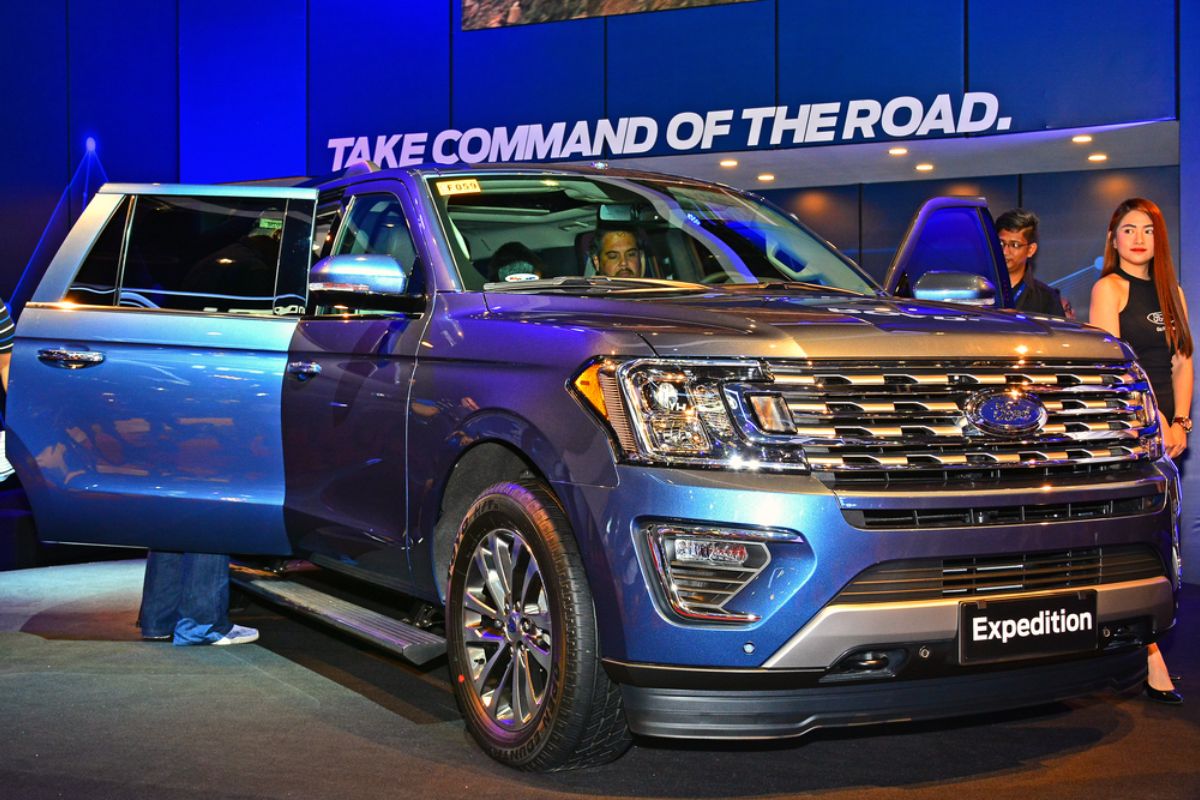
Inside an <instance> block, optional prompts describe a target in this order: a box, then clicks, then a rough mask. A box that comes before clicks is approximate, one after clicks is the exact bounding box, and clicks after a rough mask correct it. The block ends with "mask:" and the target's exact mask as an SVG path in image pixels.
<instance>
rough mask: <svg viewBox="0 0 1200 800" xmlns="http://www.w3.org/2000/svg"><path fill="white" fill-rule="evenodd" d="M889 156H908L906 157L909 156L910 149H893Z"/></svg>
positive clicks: (889, 151)
mask: <svg viewBox="0 0 1200 800" xmlns="http://www.w3.org/2000/svg"><path fill="white" fill-rule="evenodd" d="M888 155H889V156H906V155H908V148H907V147H893V148H891V149H890V150H888Z"/></svg>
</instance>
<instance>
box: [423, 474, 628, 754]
mask: <svg viewBox="0 0 1200 800" xmlns="http://www.w3.org/2000/svg"><path fill="white" fill-rule="evenodd" d="M446 614H447V620H446V633H447V639H448V642H447V644H448V647H447V650H448V655H449V661H450V677H451V680H452V682H453V685H454V695H455V699H456V700H457V701H458V705H459V708H460V709H461V710H462V713H463V717H464V719H465V720H466V723H467V728H468V730H470V732H471V734H472V736H474V737H475V740H476V741H477V742H479V745H480V746H481V747H482V748H483V749H484V750H485V751H487V753H488V754H489V755H491V756H492V757H493V758H495V759H497V760H498V761H501V762H503V763H505V764H508V765H510V766H513V767H518V768H520V769H527V770H540V771H545V770H555V769H573V768H577V767H583V766H589V765H593V764H601V763H604V762H607V761H611V760H612V759H614V758H616V757H617V756H619V755H620V754H621V753H623V752H624V751H625V750H626V749H627V748H628V747H629V743H630V735H629V729H628V727H627V726H626V724H625V716H624V712H623V711H622V708H621V700H620V692H619V690H618V689H617V687H616V686H615V685H614V684H613V683H612V682H611V681H610V680H609V679H608V676H607V674H605V672H604V669H603V667H602V666H601V664H600V660H599V656H598V647H597V633H596V616H595V611H594V609H593V606H592V597H591V593H590V591H589V590H588V585H587V580H586V578H585V576H584V572H583V566H582V563H581V560H580V557H579V551H578V548H577V547H576V545H575V540H574V538H573V536H572V535H571V532H570V527H569V525H568V523H567V521H566V518H565V516H564V515H563V512H562V510H561V508H560V507H559V506H558V503H557V502H556V501H555V499H554V497H553V495H552V494H551V493H550V492H549V490H548V489H546V488H545V486H543V485H542V484H540V483H538V482H536V481H518V482H512V483H499V484H496V485H494V486H491V487H489V488H488V489H485V490H484V491H483V492H482V493H481V494H480V495H479V497H478V498H477V499H476V500H475V502H474V503H473V504H472V505H471V508H470V510H469V511H468V512H467V515H466V517H465V519H464V520H463V523H462V525H461V527H460V528H459V533H458V538H457V540H456V542H455V545H454V555H453V558H452V559H451V566H450V580H449V591H448V593H447V602H446Z"/></svg>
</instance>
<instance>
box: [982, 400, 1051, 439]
mask: <svg viewBox="0 0 1200 800" xmlns="http://www.w3.org/2000/svg"><path fill="white" fill-rule="evenodd" d="M965 410H966V412H967V419H968V420H970V422H971V424H973V425H974V426H975V427H977V428H979V429H980V430H982V431H985V432H987V433H990V434H993V435H995V436H1022V435H1024V434H1027V433H1033V432H1034V431H1036V430H1038V429H1039V428H1041V427H1042V426H1043V425H1045V424H1046V407H1045V406H1044V405H1042V401H1041V400H1039V399H1038V398H1037V397H1036V396H1035V395H1032V394H1026V393H1025V392H1023V391H1021V390H1020V389H993V390H991V391H986V392H976V393H975V394H973V395H971V397H970V399H969V400H967V407H966V409H965Z"/></svg>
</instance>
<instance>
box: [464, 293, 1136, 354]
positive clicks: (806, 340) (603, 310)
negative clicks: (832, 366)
mask: <svg viewBox="0 0 1200 800" xmlns="http://www.w3.org/2000/svg"><path fill="white" fill-rule="evenodd" d="M486 300H487V305H488V309H489V313H491V314H495V315H498V316H505V317H515V318H518V319H521V320H528V321H529V322H538V323H542V324H557V325H562V326H568V327H574V328H600V329H605V330H614V331H616V330H623V331H630V332H635V333H637V334H639V335H640V336H641V337H642V338H643V339H645V341H646V342H647V343H648V344H649V345H650V346H651V347H652V348H653V349H654V350H655V352H657V353H658V354H659V355H660V356H663V357H684V358H711V357H725V358H730V357H748V358H801V359H808V358H813V359H867V360H877V361H883V360H887V361H891V360H903V359H914V358H916V359H939V358H954V359H961V358H998V359H1011V358H1021V357H1024V358H1039V359H1041V358H1053V359H1069V360H1073V361H1074V360H1081V359H1083V360H1089V361H1092V360H1094V361H1114V360H1125V359H1129V358H1131V357H1132V356H1131V354H1129V353H1128V352H1127V350H1126V348H1125V346H1124V344H1123V343H1122V342H1121V341H1120V340H1119V339H1117V338H1116V337H1114V336H1111V335H1109V334H1106V333H1104V332H1103V331H1100V330H1098V329H1096V328H1092V327H1090V326H1087V325H1082V324H1079V323H1075V322H1068V321H1066V320H1052V319H1049V318H1046V317H1041V316H1033V315H1029V314H1023V313H1020V312H1017V311H991V310H981V309H974V308H968V307H965V306H957V305H951V304H947V303H932V302H924V301H917V300H907V299H898V298H881V297H864V296H860V295H852V294H836V295H833V294H818V293H808V292H798V291H785V292H779V291H772V292H767V291H762V290H752V289H748V288H738V289H728V290H714V291H711V292H706V293H703V294H666V295H664V294H655V295H654V296H653V297H636V296H630V294H629V293H618V292H614V293H610V294H608V295H604V296H601V297H578V296H571V295H560V294H541V293H539V294H519V293H503V294H488V295H486Z"/></svg>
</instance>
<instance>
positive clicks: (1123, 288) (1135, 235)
mask: <svg viewBox="0 0 1200 800" xmlns="http://www.w3.org/2000/svg"><path fill="white" fill-rule="evenodd" d="M1090 321H1091V323H1092V324H1093V325H1098V326H1099V327H1101V328H1103V329H1104V330H1106V331H1108V332H1109V333H1112V334H1113V335H1114V336H1119V337H1121V338H1122V339H1124V340H1125V341H1126V342H1128V343H1129V345H1130V346H1131V347H1132V348H1133V350H1134V352H1135V353H1136V354H1137V358H1138V363H1140V364H1141V365H1142V369H1144V370H1145V371H1146V374H1147V376H1148V377H1149V378H1150V384H1151V386H1152V387H1153V388H1154V396H1155V399H1157V400H1158V409H1159V422H1160V423H1161V425H1162V431H1163V445H1164V446H1165V447H1166V451H1167V455H1169V456H1170V457H1171V458H1178V457H1179V456H1180V455H1181V454H1182V453H1183V451H1184V450H1186V449H1187V439H1188V434H1189V433H1191V430H1192V420H1191V407H1192V335H1191V332H1190V331H1189V329H1188V315H1187V304H1186V303H1185V302H1184V298H1183V290H1182V289H1181V288H1179V281H1178V280H1177V279H1176V277H1175V266H1174V264H1173V263H1172V261H1171V247H1170V244H1169V241H1168V239H1167V225H1166V223H1165V222H1164V221H1163V215H1162V212H1161V211H1160V210H1159V208H1158V206H1157V205H1155V204H1154V203H1152V202H1150V201H1149V200H1146V199H1144V198H1141V197H1134V198H1131V199H1129V200H1126V201H1125V202H1124V203H1121V205H1119V206H1117V210H1116V211H1114V212H1113V215H1112V220H1111V221H1110V222H1109V224H1108V241H1107V243H1106V244H1105V248H1104V268H1103V270H1102V272H1101V277H1100V280H1098V281H1096V285H1095V286H1093V287H1092V310H1091V319H1090ZM1148 656H1149V659H1148V661H1149V664H1148V666H1149V671H1148V674H1147V679H1146V695H1147V696H1148V697H1149V698H1150V699H1151V700H1156V701H1158V702H1162V703H1171V704H1179V703H1182V702H1183V696H1182V695H1180V694H1179V692H1177V691H1176V690H1175V684H1174V683H1173V682H1172V681H1171V676H1170V674H1169V673H1168V672H1167V665H1166V664H1165V663H1164V662H1163V658H1162V654H1161V653H1160V652H1159V651H1158V645H1155V644H1152V645H1150V647H1149V648H1148Z"/></svg>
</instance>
